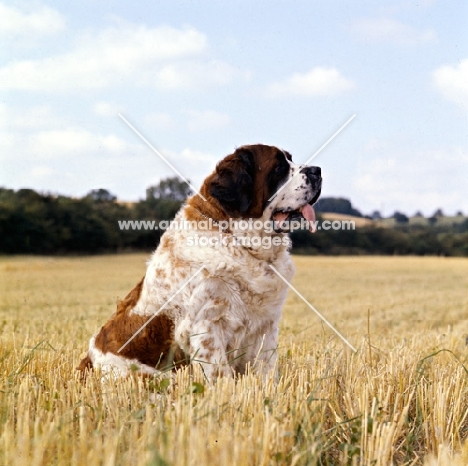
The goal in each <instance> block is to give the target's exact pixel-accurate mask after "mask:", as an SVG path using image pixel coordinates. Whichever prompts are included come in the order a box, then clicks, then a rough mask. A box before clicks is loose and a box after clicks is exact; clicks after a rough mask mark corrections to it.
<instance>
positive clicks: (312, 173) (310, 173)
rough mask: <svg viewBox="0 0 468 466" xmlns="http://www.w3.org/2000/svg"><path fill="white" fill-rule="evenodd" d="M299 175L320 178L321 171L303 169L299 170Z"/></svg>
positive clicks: (318, 169)
mask: <svg viewBox="0 0 468 466" xmlns="http://www.w3.org/2000/svg"><path fill="white" fill-rule="evenodd" d="M301 173H304V174H305V175H307V176H322V170H321V169H320V167H304V168H303V169H302V170H301Z"/></svg>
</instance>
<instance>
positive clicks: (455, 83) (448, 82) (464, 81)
mask: <svg viewBox="0 0 468 466" xmlns="http://www.w3.org/2000/svg"><path fill="white" fill-rule="evenodd" d="M432 80H433V83H434V85H435V87H436V88H437V89H438V90H439V91H440V92H441V93H442V94H443V95H444V96H445V97H446V98H447V99H449V100H452V101H453V102H455V103H456V104H458V105H460V106H462V107H464V108H468V58H465V59H464V60H462V61H460V63H459V64H458V65H457V66H451V65H445V66H441V67H440V68H437V69H436V70H435V71H434V72H433V74H432Z"/></svg>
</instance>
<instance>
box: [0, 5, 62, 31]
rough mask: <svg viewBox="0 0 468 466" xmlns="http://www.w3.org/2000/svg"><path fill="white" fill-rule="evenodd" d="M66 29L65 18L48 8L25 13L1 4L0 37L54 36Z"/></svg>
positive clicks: (44, 7)
mask: <svg viewBox="0 0 468 466" xmlns="http://www.w3.org/2000/svg"><path fill="white" fill-rule="evenodd" d="M64 28H65V20H64V18H63V16H62V15H61V14H60V13H59V12H58V11H56V10H53V9H52V8H49V7H47V6H39V7H37V8H36V9H35V10H34V11H31V12H24V11H22V10H20V9H18V8H15V7H11V6H7V5H4V4H3V3H0V36H23V35H24V36H31V35H46V36H48V35H53V34H56V33H57V32H60V31H61V30H63V29H64Z"/></svg>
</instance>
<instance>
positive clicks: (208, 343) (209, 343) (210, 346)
mask: <svg viewBox="0 0 468 466" xmlns="http://www.w3.org/2000/svg"><path fill="white" fill-rule="evenodd" d="M201 346H203V348H205V349H206V350H208V351H209V352H210V353H212V352H213V351H214V339H213V338H207V339H206V340H202V342H201Z"/></svg>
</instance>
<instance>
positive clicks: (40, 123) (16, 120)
mask: <svg viewBox="0 0 468 466" xmlns="http://www.w3.org/2000/svg"><path fill="white" fill-rule="evenodd" d="M63 123H64V121H63V119H61V118H58V117H57V116H55V115H54V114H53V112H52V109H51V108H50V107H49V106H48V105H36V106H33V107H29V108H27V109H21V108H14V107H13V108H12V107H7V106H6V105H5V104H1V103H0V131H1V130H2V129H4V130H5V131H16V130H30V129H39V128H50V127H58V126H61V125H63Z"/></svg>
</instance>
